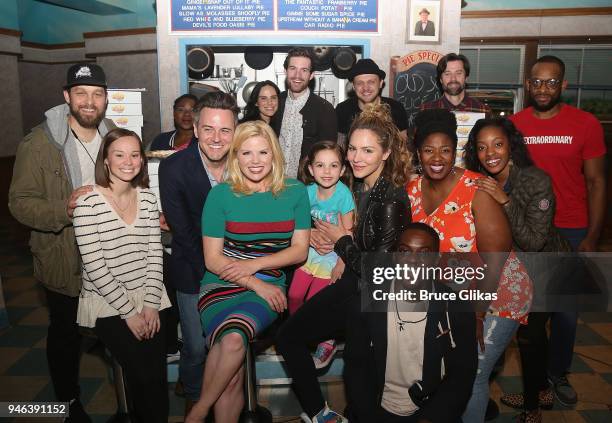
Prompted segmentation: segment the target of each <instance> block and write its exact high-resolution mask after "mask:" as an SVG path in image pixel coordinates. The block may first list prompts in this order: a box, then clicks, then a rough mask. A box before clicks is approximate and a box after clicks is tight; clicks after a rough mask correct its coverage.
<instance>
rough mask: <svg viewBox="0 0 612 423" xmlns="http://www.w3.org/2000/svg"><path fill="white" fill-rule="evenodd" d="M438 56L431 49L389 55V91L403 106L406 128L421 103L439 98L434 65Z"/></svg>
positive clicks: (411, 124)
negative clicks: (401, 54)
mask: <svg viewBox="0 0 612 423" xmlns="http://www.w3.org/2000/svg"><path fill="white" fill-rule="evenodd" d="M441 57H442V54H440V53H438V52H435V51H431V50H418V51H414V52H412V53H409V54H407V55H405V56H403V57H400V56H393V57H392V58H391V68H390V69H391V78H390V81H391V85H390V87H389V93H390V94H391V97H393V98H394V99H395V100H397V101H399V102H400V103H401V104H402V106H404V109H406V114H407V116H408V127H409V128H413V127H414V119H415V117H416V115H417V113H418V112H419V110H421V105H422V104H424V103H428V102H430V101H433V100H436V99H438V98H439V97H440V89H439V88H438V78H437V71H436V65H437V64H438V60H440V58H441Z"/></svg>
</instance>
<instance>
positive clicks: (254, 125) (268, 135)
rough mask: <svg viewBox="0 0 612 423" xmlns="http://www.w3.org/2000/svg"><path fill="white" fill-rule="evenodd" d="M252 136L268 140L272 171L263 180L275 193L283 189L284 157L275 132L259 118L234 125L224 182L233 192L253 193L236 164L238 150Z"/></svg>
mask: <svg viewBox="0 0 612 423" xmlns="http://www.w3.org/2000/svg"><path fill="white" fill-rule="evenodd" d="M253 137H262V138H263V139H265V140H266V141H268V145H269V146H270V150H271V151H272V171H271V172H270V174H268V175H267V176H266V178H265V180H266V182H268V186H269V188H270V191H271V192H272V194H273V195H277V194H279V193H280V192H281V191H282V190H284V189H285V157H284V156H283V152H282V151H281V147H280V144H279V143H278V139H277V138H276V134H275V133H274V131H273V130H272V128H270V126H269V125H268V124H267V123H265V122H263V121H261V120H254V121H251V122H244V123H241V124H240V125H238V126H237V127H236V132H234V139H233V140H232V143H231V144H230V149H229V153H228V155H227V175H226V178H225V182H227V183H228V184H229V186H230V187H231V188H232V191H233V192H235V193H238V194H246V195H249V194H253V190H251V189H250V188H249V187H248V185H247V183H246V180H245V177H244V175H243V174H242V171H241V170H240V166H239V165H238V150H239V149H240V147H242V144H244V142H245V141H247V140H248V139H251V138H253Z"/></svg>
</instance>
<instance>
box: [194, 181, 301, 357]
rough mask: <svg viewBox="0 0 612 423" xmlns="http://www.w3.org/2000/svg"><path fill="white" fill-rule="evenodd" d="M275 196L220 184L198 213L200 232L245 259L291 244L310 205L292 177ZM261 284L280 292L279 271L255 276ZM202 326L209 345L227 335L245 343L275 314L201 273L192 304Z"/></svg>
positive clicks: (230, 285)
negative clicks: (197, 294) (244, 192)
mask: <svg viewBox="0 0 612 423" xmlns="http://www.w3.org/2000/svg"><path fill="white" fill-rule="evenodd" d="M286 184H287V187H286V188H285V190H284V191H282V192H281V193H279V194H278V195H277V196H274V195H272V193H271V192H259V193H254V194H250V195H240V194H235V193H233V192H232V190H231V188H230V186H229V185H228V184H226V183H223V184H219V185H217V186H216V187H214V188H213V189H212V190H211V191H210V193H209V194H208V197H207V199H206V204H205V206H204V211H203V213H202V234H203V235H204V236H208V237H212V238H223V239H224V242H223V254H224V255H226V256H228V257H232V258H237V259H241V260H248V259H252V258H256V257H260V256H264V255H268V254H274V253H277V252H279V251H281V250H283V249H285V248H287V247H289V245H290V244H291V237H292V235H293V231H294V230H300V229H310V203H309V201H308V194H307V193H306V188H305V187H304V185H303V184H302V183H301V182H298V181H296V180H295V179H287V180H286ZM255 276H256V277H257V278H259V279H261V280H262V281H265V282H268V283H271V284H274V285H277V286H279V287H281V288H283V289H285V288H286V285H285V274H284V272H283V271H282V270H281V269H273V270H262V271H260V272H258V273H257V274H255ZM198 310H199V311H200V316H201V321H202V328H203V330H204V334H205V335H206V340H207V342H208V344H209V345H212V344H213V343H214V342H216V341H218V340H220V339H221V337H222V336H223V335H225V334H227V333H230V332H237V333H239V334H241V335H242V337H243V339H244V341H245V343H246V342H248V341H249V340H252V339H253V338H254V337H255V336H256V335H257V334H258V333H259V332H261V331H262V330H264V329H265V328H267V327H268V326H269V325H270V324H271V323H272V322H273V321H274V320H275V319H276V318H277V317H278V314H277V313H276V312H275V311H274V310H272V309H271V308H270V306H269V305H268V303H267V302H266V300H264V299H263V298H261V297H259V296H258V295H257V294H256V293H255V292H253V291H250V290H248V289H246V288H243V287H241V286H238V285H236V284H234V283H231V282H226V281H223V280H220V279H219V278H218V277H217V275H215V274H213V273H211V272H206V274H205V275H204V278H203V279H202V282H201V287H200V298H199V302H198Z"/></svg>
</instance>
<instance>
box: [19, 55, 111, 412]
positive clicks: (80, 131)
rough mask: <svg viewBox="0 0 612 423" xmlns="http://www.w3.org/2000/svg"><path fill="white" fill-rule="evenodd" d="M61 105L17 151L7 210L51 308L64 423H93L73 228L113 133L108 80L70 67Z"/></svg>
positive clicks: (93, 70) (98, 72) (52, 353)
mask: <svg viewBox="0 0 612 423" xmlns="http://www.w3.org/2000/svg"><path fill="white" fill-rule="evenodd" d="M64 99H65V100H66V103H65V104H62V105H59V106H56V107H53V108H52V109H50V110H48V111H47V112H46V113H45V121H44V122H43V123H41V124H40V125H38V126H36V127H34V128H33V129H32V130H31V132H30V133H29V134H28V135H26V136H25V138H24V139H23V141H22V142H21V144H20V145H19V148H18V150H17V157H16V159H15V166H14V169H13V179H12V181H11V186H10V191H9V209H10V210H11V213H12V214H13V216H14V217H15V218H16V219H17V220H18V221H19V222H21V223H22V224H24V225H26V226H29V227H30V228H31V229H32V233H31V238H30V246H31V249H32V256H33V258H34V277H35V278H36V279H37V280H38V281H40V282H41V283H42V285H43V288H44V291H45V294H46V298H47V307H48V309H49V330H48V334H47V361H48V364H49V373H50V375H51V382H52V383H53V388H54V390H55V395H56V397H57V400H58V401H62V402H69V403H70V409H69V413H70V416H69V417H68V418H67V419H66V421H67V422H91V419H90V418H89V416H88V415H87V413H85V410H84V409H83V406H82V404H81V402H80V401H79V390H80V389H79V361H80V360H79V358H80V346H81V337H80V335H79V331H78V326H77V323H76V320H77V306H78V300H79V299H78V296H79V292H80V290H81V262H80V257H79V253H78V249H77V245H76V240H75V236H74V229H73V227H72V212H73V210H74V208H75V206H76V200H77V198H78V197H79V196H81V195H83V194H85V193H87V192H89V191H91V189H92V185H93V184H94V168H95V161H96V157H97V155H98V150H99V148H100V144H101V141H102V137H103V136H104V135H105V134H106V133H107V132H108V131H109V130H110V129H112V128H113V127H114V124H113V123H112V122H111V121H110V120H108V119H104V113H105V111H106V105H107V98H106V76H105V74H104V71H103V70H102V68H101V67H100V66H98V65H96V64H89V63H88V64H77V65H73V66H71V67H70V68H69V69H68V75H67V78H66V85H65V86H64Z"/></svg>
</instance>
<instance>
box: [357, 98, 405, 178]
mask: <svg viewBox="0 0 612 423" xmlns="http://www.w3.org/2000/svg"><path fill="white" fill-rule="evenodd" d="M358 129H367V130H370V131H372V132H373V133H374V134H376V136H377V137H378V139H379V144H380V145H381V146H382V148H383V151H385V152H387V151H391V154H389V157H388V158H387V160H386V162H385V167H384V168H383V171H382V176H383V177H384V178H385V179H387V180H389V181H390V182H391V183H393V185H395V186H398V187H399V186H404V185H405V184H406V183H407V182H408V179H409V178H410V176H411V175H412V174H413V173H414V171H413V167H412V153H410V152H409V151H408V148H407V147H406V141H405V140H404V138H402V136H401V135H400V131H399V129H397V126H395V123H393V118H392V117H391V108H390V107H389V106H388V105H387V104H384V103H379V104H366V106H365V107H364V109H363V110H362V111H361V113H360V114H359V116H357V117H356V118H355V120H354V121H353V124H352V125H351V129H350V130H349V133H348V140H349V142H350V139H351V136H352V135H353V132H355V131H356V130H358Z"/></svg>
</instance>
